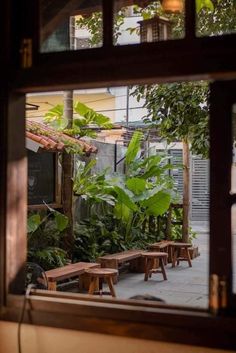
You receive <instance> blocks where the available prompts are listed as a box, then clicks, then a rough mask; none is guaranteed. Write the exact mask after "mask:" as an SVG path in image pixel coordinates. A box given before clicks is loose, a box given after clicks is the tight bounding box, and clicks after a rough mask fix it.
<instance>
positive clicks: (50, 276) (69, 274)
mask: <svg viewBox="0 0 236 353" xmlns="http://www.w3.org/2000/svg"><path fill="white" fill-rule="evenodd" d="M98 267H100V264H97V263H91V262H76V263H74V264H70V265H66V266H63V267H58V268H54V269H53V270H49V271H46V272H45V273H46V276H47V280H48V289H49V290H57V282H58V281H62V280H64V279H68V278H73V277H79V276H81V275H83V274H84V273H85V271H86V270H87V269H89V268H98Z"/></svg>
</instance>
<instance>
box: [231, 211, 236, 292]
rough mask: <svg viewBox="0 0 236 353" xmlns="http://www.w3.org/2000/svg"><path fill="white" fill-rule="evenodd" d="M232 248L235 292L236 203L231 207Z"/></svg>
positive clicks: (235, 287) (235, 286)
mask: <svg viewBox="0 0 236 353" xmlns="http://www.w3.org/2000/svg"><path fill="white" fill-rule="evenodd" d="M231 227H232V248H233V291H234V293H236V205H234V206H233V207H232V209H231Z"/></svg>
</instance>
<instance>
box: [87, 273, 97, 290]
mask: <svg viewBox="0 0 236 353" xmlns="http://www.w3.org/2000/svg"><path fill="white" fill-rule="evenodd" d="M96 283H97V281H96V277H91V281H90V285H89V290H88V294H93V293H94V291H95V288H96Z"/></svg>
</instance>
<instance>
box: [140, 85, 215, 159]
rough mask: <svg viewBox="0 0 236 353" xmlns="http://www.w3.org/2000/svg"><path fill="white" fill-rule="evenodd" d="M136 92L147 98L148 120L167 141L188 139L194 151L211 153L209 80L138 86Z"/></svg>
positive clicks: (204, 154) (205, 154)
mask: <svg viewBox="0 0 236 353" xmlns="http://www.w3.org/2000/svg"><path fill="white" fill-rule="evenodd" d="M133 95H135V96H136V97H137V99H138V100H140V99H141V98H142V99H144V100H145V103H144V107H145V108H146V109H147V110H148V114H147V116H146V117H144V122H146V123H148V124H152V126H154V127H156V129H157V131H158V134H159V135H160V136H161V137H164V138H165V139H166V140H167V142H172V141H176V140H185V141H188V142H190V143H191V149H192V151H193V153H195V154H198V155H202V156H204V157H207V156H208V150H209V127H208V120H209V118H208V114H209V103H208V95H209V89H208V83H207V82H203V81H200V82H180V83H170V84H160V85H147V86H141V87H137V88H136V89H135V90H134V92H133Z"/></svg>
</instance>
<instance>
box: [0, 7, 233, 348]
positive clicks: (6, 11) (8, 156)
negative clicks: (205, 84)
mask: <svg viewBox="0 0 236 353" xmlns="http://www.w3.org/2000/svg"><path fill="white" fill-rule="evenodd" d="M109 1H110V0H104V10H105V12H104V14H105V17H104V18H105V20H104V23H105V24H104V26H106V25H108V27H106V28H109V26H111V20H110V19H109V15H110V14H111V7H110V5H109ZM31 3H35V2H32V1H29V0H25V1H23V2H20V3H17V4H16V3H15V2H13V0H12V1H7V0H4V1H3V2H2V3H1V5H0V7H1V10H2V11H0V26H2V27H3V29H4V31H3V33H4V35H2V34H1V35H0V37H1V39H2V43H5V45H6V46H5V47H6V48H7V49H6V55H5V57H3V56H1V55H0V62H1V63H2V65H1V73H2V75H1V91H0V98H1V102H2V104H1V105H0V111H1V117H2V118H1V119H0V124H1V126H0V158H1V166H2V168H1V179H0V191H1V195H3V197H1V198H0V203H1V217H0V278H1V279H0V304H1V312H0V319H2V320H10V321H18V318H19V313H20V312H21V310H22V304H23V300H24V296H23V295H22V293H23V289H24V288H23V283H24V281H23V277H24V263H25V259H26V211H27V206H26V205H27V188H26V180H27V173H26V170H27V169H26V149H25V135H24V131H25V126H24V125H25V122H24V109H25V93H28V92H36V91H49V90H56V89H57V90H58V89H62V88H63V89H75V88H77V89H78V88H93V87H94V88H95V87H104V86H114V85H116V86H118V85H124V84H126V85H127V84H142V83H153V82H156V83H161V82H171V81H180V80H188V81H189V80H197V79H208V80H210V79H212V80H216V79H217V80H228V79H230V80H233V79H235V78H236V48H235V46H234V43H235V38H236V35H235V34H233V35H227V36H222V37H212V38H195V37H194V32H193V23H194V5H193V1H186V27H187V29H189V31H188V35H187V37H186V38H185V39H183V40H179V41H170V42H162V43H148V44H147V43H143V44H142V45H134V46H120V47H113V46H112V45H111V34H110V31H107V32H106V33H107V34H106V36H107V37H106V40H105V42H104V43H105V45H104V47H103V48H100V49H91V50H89V51H88V50H84V51H83V52H79V51H77V52H65V53H50V54H38V52H37V46H36V45H35V48H36V51H34V56H33V66H32V67H29V68H25V69H22V68H21V65H20V62H21V54H22V53H21V52H20V46H21V43H22V39H23V38H30V39H31V40H32V41H33V43H34V39H35V38H36V34H37V28H35V27H34V26H35V23H37V22H35V17H34V16H33V15H32V14H33V13H34V12H29V14H30V16H29V17H28V19H29V21H27V27H25V26H24V21H21V19H22V17H21V16H20V15H19V14H21V13H26V14H27V12H25V10H26V9H27V11H29V9H32V8H31ZM9 4H10V5H12V6H10V5H9ZM13 5H14V6H13ZM36 14H37V11H36ZM9 19H10V20H9ZM30 19H32V21H30ZM191 21H193V23H192V22H191ZM15 33H17V36H14V34H15ZM35 42H36V39H35ZM33 46H34V45H33ZM221 46H223V48H224V50H222V48H221ZM55 59H56V60H55ZM9 63H10V65H9ZM183 63H185V64H184V65H183ZM6 67H7V68H8V67H9V69H8V70H5V68H6ZM64 72H67V75H65V74H64ZM13 78H14V80H13ZM224 85H225V86H224ZM230 86H232V87H234V82H231V83H230V82H225V83H223V82H220V83H219V82H215V83H212V85H211V92H212V94H211V112H210V129H211V152H210V154H211V184H212V187H211V208H210V216H211V223H210V227H211V228H210V230H211V235H210V268H209V274H210V279H212V277H211V276H212V275H216V276H219V279H220V280H222V281H223V280H225V279H226V280H227V283H228V286H227V288H226V303H227V304H226V306H224V307H222V306H220V307H219V305H218V306H217V305H216V306H214V305H215V303H213V304H212V303H211V309H213V312H211V310H208V311H207V310H205V311H204V310H197V309H187V308H180V307H175V306H165V305H161V306H158V305H152V304H147V303H146V302H142V301H137V302H131V301H125V300H118V299H117V300H114V301H113V300H111V299H97V298H91V297H89V296H81V295H78V294H68V293H55V292H54V293H50V292H46V291H45V292H42V291H39V290H36V291H34V292H33V293H32V295H31V296H30V300H29V301H28V306H27V310H26V315H25V317H24V322H28V323H31V324H35V325H44V326H53V327H63V328H68V329H78V330H84V331H90V332H99V333H106V334H112V335H119V336H129V337H138V338H145V339H151V340H161V341H166V342H176V343H184V344H191V345H198V346H208V347H217V348H224V349H232V348H233V349H234V348H235V347H236V335H235V333H236V317H235V314H234V311H233V309H234V306H233V304H234V301H235V296H233V295H232V267H231V257H230V252H231V229H230V217H229V214H230V212H231V204H232V202H235V196H234V195H233V196H232V197H229V196H228V179H227V182H226V183H225V178H224V172H225V171H227V170H228V168H229V158H231V156H230V157H226V158H225V155H224V154H223V152H222V151H220V150H219V146H218V145H219V142H218V141H219V140H218V139H219V136H221V135H220V134H222V124H221V121H220V120H221V116H220V113H222V114H223V113H224V114H223V116H224V118H225V119H226V121H228V120H229V117H228V115H229V110H228V108H227V109H226V112H223V110H222V108H220V105H219V102H218V101H217V99H218V100H219V96H220V95H221V90H222V87H225V88H226V90H225V92H224V93H223V97H224V98H225V99H226V101H227V103H229V100H228V98H227V97H228V94H227V93H229V87H230ZM9 87H10V88H9ZM217 97H218V98H217ZM224 106H225V107H226V105H224ZM217 107H218V108H219V109H220V110H217V109H218V108H217ZM227 112H228V113H227ZM226 113H227V114H226ZM16 126H17V129H16V128H15V127H16ZM18 127H19V128H18ZM230 128H231V126H230ZM223 130H224V139H225V140H224V141H225V142H226V145H225V146H224V147H223V150H224V151H225V152H227V153H228V152H229V144H228V143H227V138H228V137H229V136H230V130H229V125H228V123H226V124H225V125H224V129H223ZM217 151H219V153H220V154H219V156H220V157H219V158H218V162H219V160H220V161H221V162H222V163H223V166H222V168H221V169H220V175H219V176H216V175H215V174H214V173H215V171H216V170H218V169H219V165H217V160H216V152H217ZM217 168H218V169H217ZM219 183H223V185H224V183H225V187H224V188H223V190H222V192H220V193H218V194H217V198H218V200H217V199H216V195H215V194H214V193H215V192H216V190H218V189H217V188H216V187H217V185H218V186H219V185H221V184H219ZM226 194H227V195H226ZM219 200H220V202H222V205H223V206H224V207H223V208H221V211H222V209H223V214H224V222H223V225H221V226H220V220H219V217H218V215H219V212H220V209H219V206H218V204H217V202H218V203H219ZM232 200H233V201H232ZM218 227H219V228H218ZM222 231H223V232H224V234H226V241H225V242H223V240H222ZM19 249H21V251H20V252H19ZM221 251H223V254H224V257H223V262H222V263H221V266H220V265H219V254H221ZM9 293H11V294H9ZM212 295H213V293H210V299H212ZM216 301H217V298H216ZM218 304H219V303H218ZM186 332H187V334H186Z"/></svg>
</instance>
